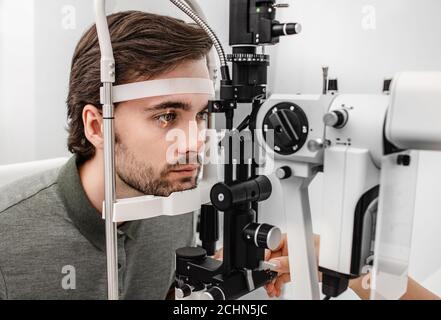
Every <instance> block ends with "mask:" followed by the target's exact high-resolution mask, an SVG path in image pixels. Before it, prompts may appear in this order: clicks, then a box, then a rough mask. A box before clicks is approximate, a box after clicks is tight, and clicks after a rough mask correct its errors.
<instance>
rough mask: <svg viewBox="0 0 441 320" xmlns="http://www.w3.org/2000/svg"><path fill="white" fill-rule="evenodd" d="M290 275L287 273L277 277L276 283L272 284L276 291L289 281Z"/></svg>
mask: <svg viewBox="0 0 441 320" xmlns="http://www.w3.org/2000/svg"><path fill="white" fill-rule="evenodd" d="M290 281H291V277H290V275H289V274H288V273H284V274H282V275H281V276H280V277H278V278H277V281H276V283H275V284H274V288H275V289H276V290H277V291H282V287H283V286H284V285H285V283H287V282H290Z"/></svg>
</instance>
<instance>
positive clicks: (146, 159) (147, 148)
mask: <svg viewBox="0 0 441 320" xmlns="http://www.w3.org/2000/svg"><path fill="white" fill-rule="evenodd" d="M124 120H126V119H124V118H123V119H121V121H120V122H119V123H118V122H116V123H115V130H116V132H117V133H118V136H119V138H120V140H121V143H122V144H124V146H125V147H126V148H127V149H128V150H129V152H130V153H132V154H133V155H134V156H135V158H136V161H137V162H140V163H144V164H146V165H149V166H150V167H153V168H154V169H155V171H157V172H158V171H160V170H161V168H163V167H164V165H165V163H166V161H165V153H166V150H167V143H168V142H166V141H165V136H164V132H163V130H159V129H158V128H155V127H154V126H153V125H151V124H149V123H148V121H147V120H146V119H139V118H138V119H132V120H131V121H124Z"/></svg>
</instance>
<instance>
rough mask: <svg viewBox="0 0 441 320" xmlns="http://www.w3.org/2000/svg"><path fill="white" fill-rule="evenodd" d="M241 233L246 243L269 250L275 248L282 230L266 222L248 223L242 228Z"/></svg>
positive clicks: (280, 237)
mask: <svg viewBox="0 0 441 320" xmlns="http://www.w3.org/2000/svg"><path fill="white" fill-rule="evenodd" d="M243 235H244V237H245V240H246V241H247V242H248V243H253V244H254V245H255V246H256V247H258V248H265V249H270V250H275V249H277V247H278V246H279V244H280V241H282V231H280V229H279V228H277V227H274V226H272V225H269V224H266V223H262V224H261V223H255V222H253V223H250V224H249V225H247V226H246V227H245V229H244V230H243Z"/></svg>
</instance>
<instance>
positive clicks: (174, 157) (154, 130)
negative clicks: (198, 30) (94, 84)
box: [115, 59, 209, 196]
mask: <svg viewBox="0 0 441 320" xmlns="http://www.w3.org/2000/svg"><path fill="white" fill-rule="evenodd" d="M187 77H188V78H207V79H209V74H208V69H207V66H206V60H205V59H201V60H197V61H189V62H186V63H183V64H182V65H180V66H179V67H177V68H175V69H174V70H173V71H171V72H168V73H166V74H163V75H161V76H160V77H157V78H155V79H167V78H187ZM208 99H209V96H208V95H202V94H180V95H169V96H161V97H151V98H144V99H138V100H132V101H127V102H123V103H120V104H119V105H118V107H117V108H116V110H115V159H116V174H117V179H118V180H120V181H118V182H119V183H120V185H121V184H122V186H123V187H124V188H127V187H128V188H129V189H132V190H136V191H138V192H140V193H142V194H150V195H157V196H168V195H169V194H170V193H172V192H176V191H183V190H187V189H191V188H194V187H196V185H197V177H198V174H199V172H200V169H201V165H200V161H199V160H198V153H199V152H201V149H202V148H203V146H204V138H203V136H202V135H201V134H200V133H201V131H202V132H203V130H204V129H206V127H207V125H208V121H207V104H208ZM170 132H174V133H176V132H177V133H181V137H180V139H173V140H172V139H170V138H168V139H167V134H168V137H170ZM195 133H196V134H195ZM167 140H169V141H167Z"/></svg>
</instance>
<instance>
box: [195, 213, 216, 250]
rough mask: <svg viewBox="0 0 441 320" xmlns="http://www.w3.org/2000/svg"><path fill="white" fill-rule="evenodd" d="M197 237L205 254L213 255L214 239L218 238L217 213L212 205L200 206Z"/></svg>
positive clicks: (214, 248)
mask: <svg viewBox="0 0 441 320" xmlns="http://www.w3.org/2000/svg"><path fill="white" fill-rule="evenodd" d="M199 239H201V241H202V248H204V249H205V250H207V255H209V256H212V255H214V254H215V252H216V241H217V240H219V215H218V212H217V210H216V208H215V207H214V206H210V205H203V206H202V207H201V215H200V222H199Z"/></svg>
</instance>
